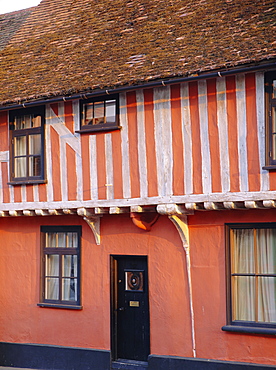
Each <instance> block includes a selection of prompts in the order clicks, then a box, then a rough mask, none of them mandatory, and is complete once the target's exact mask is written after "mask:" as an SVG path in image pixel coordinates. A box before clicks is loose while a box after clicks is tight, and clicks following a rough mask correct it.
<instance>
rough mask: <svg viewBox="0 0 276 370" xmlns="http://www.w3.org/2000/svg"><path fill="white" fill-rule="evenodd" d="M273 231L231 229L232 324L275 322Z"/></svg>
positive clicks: (275, 245)
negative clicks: (236, 322)
mask: <svg viewBox="0 0 276 370" xmlns="http://www.w3.org/2000/svg"><path fill="white" fill-rule="evenodd" d="M273 274H276V229H234V230H233V234H232V302H233V304H232V311H233V320H243V321H255V322H267V323H275V322H276V277H275V276H271V275H273Z"/></svg>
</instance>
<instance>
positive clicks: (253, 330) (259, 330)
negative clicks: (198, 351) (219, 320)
mask: <svg viewBox="0 0 276 370" xmlns="http://www.w3.org/2000/svg"><path fill="white" fill-rule="evenodd" d="M221 329H222V330H223V331H229V332H233V333H246V334H263V335H276V328H271V329H270V328H264V327H256V326H255V327H252V326H236V325H225V326H223V327H222V328H221Z"/></svg>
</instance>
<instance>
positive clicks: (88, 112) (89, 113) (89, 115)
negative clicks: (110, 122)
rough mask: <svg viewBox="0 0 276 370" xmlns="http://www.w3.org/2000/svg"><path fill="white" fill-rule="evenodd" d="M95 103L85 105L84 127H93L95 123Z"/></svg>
mask: <svg viewBox="0 0 276 370" xmlns="http://www.w3.org/2000/svg"><path fill="white" fill-rule="evenodd" d="M93 106H94V104H93V103H87V104H84V106H83V110H84V120H83V122H82V124H83V125H91V124H92V122H93Z"/></svg>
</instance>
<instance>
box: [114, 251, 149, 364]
mask: <svg viewBox="0 0 276 370" xmlns="http://www.w3.org/2000/svg"><path fill="white" fill-rule="evenodd" d="M112 270H113V271H112V279H113V297H112V298H113V299H112V301H113V304H112V310H113V320H112V321H113V323H112V324H113V325H112V327H113V332H112V339H113V340H112V342H113V343H112V347H113V358H114V359H129V360H136V361H147V359H148V355H149V302H148V271H147V258H146V257H139V256H114V257H113V258H112Z"/></svg>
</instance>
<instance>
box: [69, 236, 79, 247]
mask: <svg viewBox="0 0 276 370" xmlns="http://www.w3.org/2000/svg"><path fill="white" fill-rule="evenodd" d="M67 247H68V248H77V247H78V234H77V233H67Z"/></svg>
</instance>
